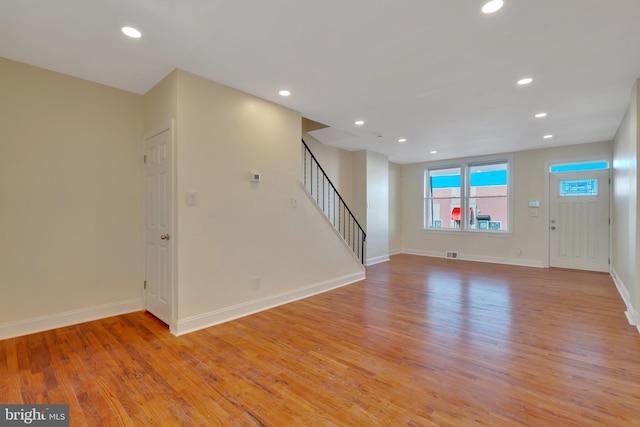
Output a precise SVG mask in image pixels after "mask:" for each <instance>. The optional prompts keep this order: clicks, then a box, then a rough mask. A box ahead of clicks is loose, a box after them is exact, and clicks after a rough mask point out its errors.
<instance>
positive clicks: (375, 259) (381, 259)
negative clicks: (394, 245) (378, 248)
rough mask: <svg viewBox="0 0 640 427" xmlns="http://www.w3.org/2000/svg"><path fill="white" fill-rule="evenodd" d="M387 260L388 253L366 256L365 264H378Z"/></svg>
mask: <svg viewBox="0 0 640 427" xmlns="http://www.w3.org/2000/svg"><path fill="white" fill-rule="evenodd" d="M387 261H389V255H382V256H377V257H373V258H367V266H369V265H374V264H380V263H381V262H387Z"/></svg>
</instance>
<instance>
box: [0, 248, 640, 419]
mask: <svg viewBox="0 0 640 427" xmlns="http://www.w3.org/2000/svg"><path fill="white" fill-rule="evenodd" d="M367 276H368V278H367V279H366V280H365V281H362V282H359V283H356V284H353V285H350V286H346V287H343V288H340V289H338V290H335V291H332V292H328V293H325V294H321V295H318V296H315V297H312V298H308V299H306V300H302V301H298V302H294V303H291V304H287V305H284V306H281V307H278V308H275V309H272V310H269V311H265V312H262V313H258V314H255V315H252V316H248V317H245V318H242V319H239V320H236V321H232V322H228V323H225V324H222V325H218V326H215V327H211V328H208V329H205V330H202V331H199V332H194V333H191V334H188V335H185V336H182V337H175V336H172V335H171V334H170V333H169V332H168V330H167V328H166V326H165V325H163V324H162V323H160V322H159V321H157V320H156V319H155V318H154V317H152V316H150V315H148V314H145V313H133V314H128V315H123V316H118V317H112V318H108V319H104V320H100V321H95V322H90V323H85V324H81V325H76V326H72V327H67V328H61V329H56V330H52V331H48V332H44V333H38V334H33V335H29V336H24V337H19V338H15V339H8V340H3V341H0V403H69V404H70V405H71V406H70V409H71V425H72V426H85V425H88V426H129V425H131V426H174V425H176V426H177V425H185V426H192V425H193V426H197V425H202V426H256V425H258V426H259V425H263V426H284V427H290V426H379V425H380V426H383V425H384V426H432V425H442V426H475V425H485V426H518V425H530V426H563V427H564V426H632V425H640V334H639V333H638V331H637V330H636V328H635V327H632V326H630V325H629V324H628V323H627V321H626V318H625V316H624V311H625V306H624V304H623V302H622V300H621V298H620V296H619V295H618V293H617V291H616V289H615V286H614V284H613V282H612V280H611V278H610V277H609V276H608V275H606V274H598V273H587V272H577V271H565V270H557V269H548V270H545V269H537V268H524V267H513V266H502V265H495V264H481V263H472V262H465V261H460V260H457V261H456V260H444V259H433V258H426V257H417V256H410V255H397V256H394V257H392V259H391V261H390V262H388V263H383V264H378V265H375V266H371V267H369V268H368V269H367Z"/></svg>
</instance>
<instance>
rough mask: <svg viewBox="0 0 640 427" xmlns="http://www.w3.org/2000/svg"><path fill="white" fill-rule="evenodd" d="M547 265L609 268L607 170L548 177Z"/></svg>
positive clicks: (597, 269) (573, 267)
mask: <svg viewBox="0 0 640 427" xmlns="http://www.w3.org/2000/svg"><path fill="white" fill-rule="evenodd" d="M549 185H550V188H549V214H550V215H549V219H550V223H549V245H550V247H549V265H550V266H551V267H560V268H571V269H577V270H591V271H603V272H607V271H609V187H610V183H609V170H608V169H605V170H595V171H580V172H566V173H552V174H550V176H549Z"/></svg>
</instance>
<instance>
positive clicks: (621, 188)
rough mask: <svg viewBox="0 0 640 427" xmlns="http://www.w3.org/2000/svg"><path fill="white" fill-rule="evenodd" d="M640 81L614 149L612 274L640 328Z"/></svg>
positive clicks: (633, 91) (633, 318) (630, 317)
mask: <svg viewBox="0 0 640 427" xmlns="http://www.w3.org/2000/svg"><path fill="white" fill-rule="evenodd" d="M639 91H640V80H638V81H637V82H636V84H635V85H634V87H633V90H632V93H631V101H630V103H629V108H628V110H627V112H626V114H625V116H624V119H623V120H622V123H621V124H620V127H619V128H618V132H617V133H616V136H615V139H614V148H613V204H612V217H613V221H612V266H611V272H612V275H613V277H614V279H615V281H616V284H617V285H618V287H619V289H620V293H621V294H622V296H623V298H624V300H625V303H626V304H627V308H628V310H627V315H628V317H629V320H630V321H631V322H632V323H635V324H639V323H640V316H639V315H638V312H639V311H640V292H638V287H639V282H638V271H637V269H638V267H637V266H638V265H640V264H639V263H640V259H639V257H640V252H638V251H637V249H636V248H637V245H638V244H639V243H640V241H639V239H638V235H637V230H638V213H639V210H638V187H637V183H638V144H639V143H640V137H639V135H638V123H639V122H640V118H639V116H638V114H640V109H639V108H638V103H639V102H640V96H639V93H638V92H639Z"/></svg>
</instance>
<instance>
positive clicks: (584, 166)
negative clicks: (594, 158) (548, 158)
mask: <svg viewBox="0 0 640 427" xmlns="http://www.w3.org/2000/svg"><path fill="white" fill-rule="evenodd" d="M602 169H609V162H607V161H606V160H603V161H598V162H585V163H566V164H562V165H553V166H550V167H549V172H551V173H562V172H579V171H595V170H602Z"/></svg>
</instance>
